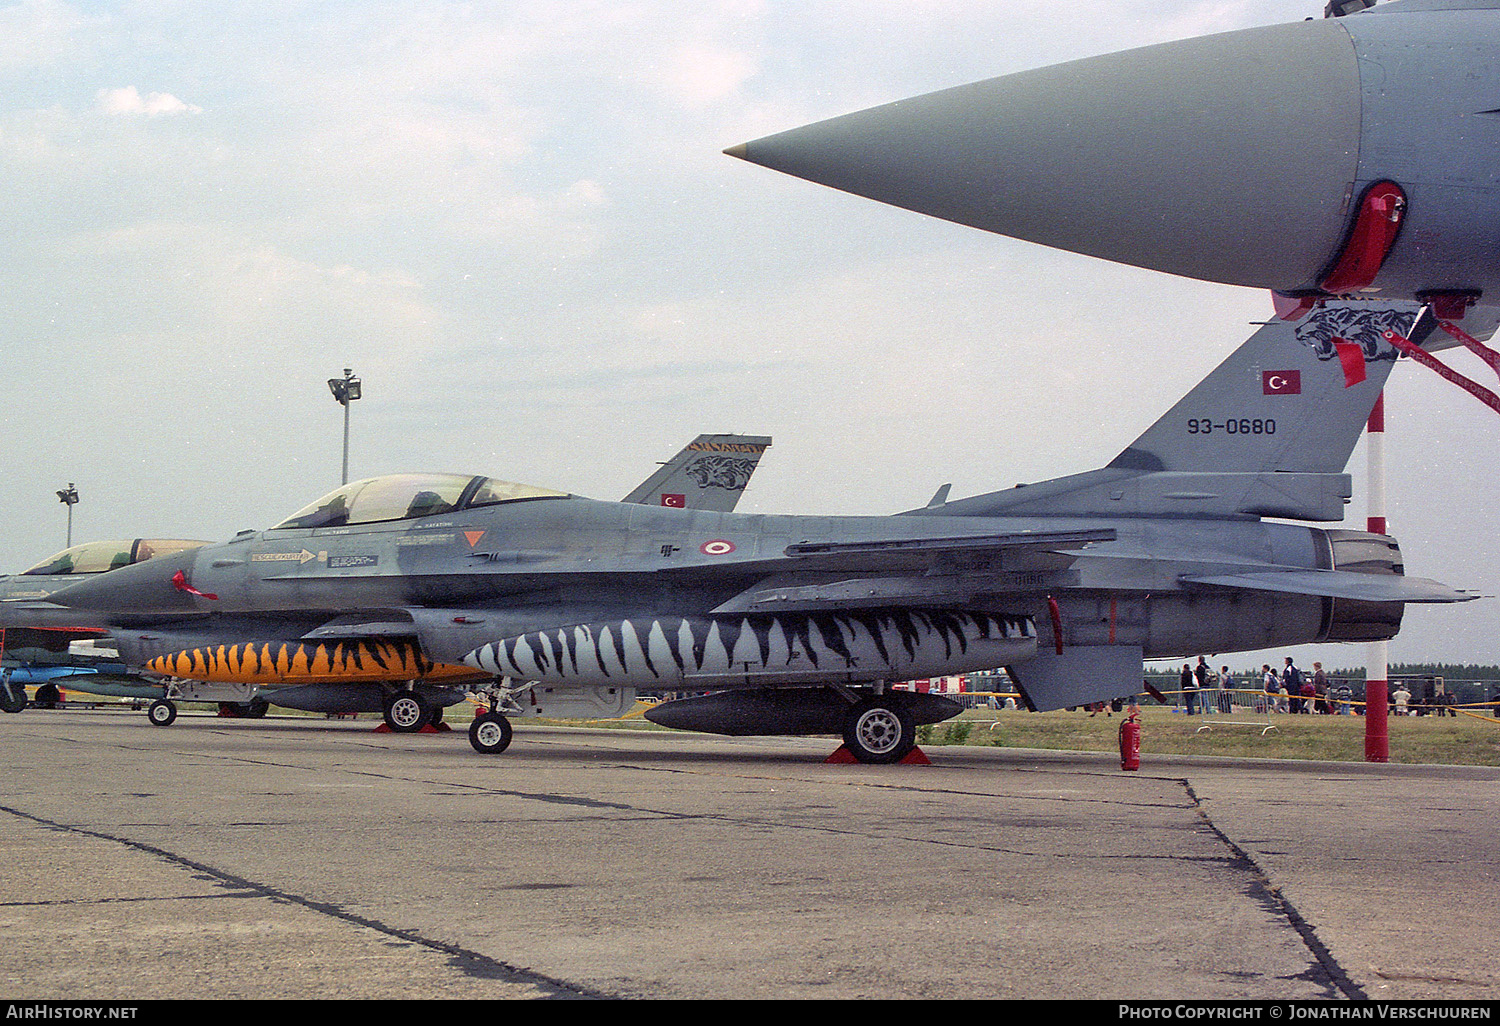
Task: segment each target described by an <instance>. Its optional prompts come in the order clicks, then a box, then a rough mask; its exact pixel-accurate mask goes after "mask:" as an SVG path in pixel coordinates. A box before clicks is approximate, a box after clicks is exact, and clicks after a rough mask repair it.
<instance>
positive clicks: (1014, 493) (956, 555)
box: [52, 303, 1472, 762]
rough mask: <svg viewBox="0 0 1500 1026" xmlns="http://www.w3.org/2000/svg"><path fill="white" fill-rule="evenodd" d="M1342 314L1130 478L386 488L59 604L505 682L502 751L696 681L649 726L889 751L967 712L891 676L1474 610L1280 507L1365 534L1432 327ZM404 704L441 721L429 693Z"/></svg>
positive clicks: (371, 668)
mask: <svg viewBox="0 0 1500 1026" xmlns="http://www.w3.org/2000/svg"><path fill="white" fill-rule="evenodd" d="M1324 314H1325V315H1326V316H1327V317H1329V318H1337V323H1336V324H1333V323H1330V324H1329V325H1326V327H1328V328H1329V329H1330V332H1331V333H1328V332H1316V333H1311V334H1309V333H1307V332H1306V331H1305V330H1304V329H1305V326H1304V325H1295V324H1291V323H1289V322H1281V321H1276V322H1272V323H1270V324H1267V325H1264V326H1262V327H1261V328H1260V329H1259V330H1258V331H1256V332H1255V334H1254V335H1253V336H1252V337H1251V339H1250V340H1249V341H1248V342H1246V343H1245V344H1244V345H1242V346H1241V347H1240V348H1239V349H1238V350H1236V351H1235V352H1234V353H1233V354H1232V355H1231V356H1230V357H1229V358H1228V359H1227V360H1226V361H1225V362H1224V363H1223V364H1221V365H1220V366H1219V367H1218V368H1217V369H1216V370H1215V371H1213V372H1212V373H1211V374H1210V375H1209V376H1208V377H1207V378H1206V379H1205V380H1204V381H1203V382H1202V383H1201V384H1200V385H1199V386H1198V387H1196V388H1195V389H1193V391H1192V392H1191V393H1189V395H1188V396H1187V397H1185V398H1184V399H1183V400H1181V401H1180V402H1179V403H1177V404H1176V405H1175V406H1174V407H1173V408H1172V409H1171V410H1169V411H1168V412H1167V413H1166V414H1165V415H1164V416H1163V417H1162V418H1161V419H1160V420H1159V421H1158V422H1157V423H1156V424H1155V425H1153V426H1152V427H1151V428H1149V429H1148V430H1147V431H1146V432H1145V433H1144V434H1143V435H1142V436H1141V437H1140V438H1138V439H1137V440H1136V441H1135V442H1133V443H1132V444H1130V445H1129V446H1127V447H1126V448H1125V449H1124V450H1123V451H1122V452H1121V453H1120V454H1119V455H1118V456H1116V457H1115V458H1114V459H1113V460H1111V461H1110V462H1109V463H1108V464H1107V465H1105V466H1103V467H1101V468H1099V469H1097V470H1093V471H1089V472H1087V473H1082V474H1075V475H1072V476H1068V477H1062V478H1057V479H1054V480H1050V481H1045V482H1042V483H1039V484H1031V485H1024V486H1020V485H1018V486H1016V487H1013V488H1008V489H1005V490H1003V491H997V492H991V493H988V494H984V495H978V496H974V497H971V498H966V499H960V500H956V501H951V502H950V501H946V489H940V490H939V494H938V495H936V496H934V498H933V500H932V501H931V502H930V503H929V504H928V505H926V506H924V507H921V508H917V509H913V510H910V511H908V512H906V513H901V514H895V515H886V516H842V517H825V516H791V515H786V516H783V515H760V514H737V513H719V512H713V511H702V510H686V509H675V508H672V507H670V506H667V507H663V506H657V505H629V504H622V503H613V502H601V501H596V500H591V499H587V498H583V497H581V496H577V495H570V494H567V493H564V492H560V491H555V490H552V489H548V488H543V487H536V486H530V485H524V484H516V483H510V482H506V481H500V480H496V479H493V478H488V477H478V476H473V475H469V474H457V475H407V476H400V477H388V478H378V479H374V480H371V481H362V482H358V483H356V484H352V485H349V486H347V487H344V488H341V489H339V490H337V491H335V492H333V493H331V494H329V495H327V496H324V497H323V498H321V499H319V500H317V501H316V502H313V503H311V504H310V505H308V506H307V507H305V508H304V509H302V510H299V511H298V512H296V513H294V514H293V515H292V516H290V517H288V518H287V519H286V520H284V521H283V522H282V523H280V524H278V525H277V526H275V527H274V528H271V529H270V530H266V531H260V532H246V533H244V534H242V535H240V536H237V537H236V538H234V539H233V540H231V541H229V542H226V543H224V544H221V545H212V546H206V547H204V548H202V549H198V550H196V551H195V552H191V553H183V554H181V555H180V556H177V557H170V558H169V559H167V560H159V561H154V562H152V563H148V564H144V565H141V566H136V567H128V568H126V569H124V570H120V571H117V572H115V573H111V574H105V575H101V576H99V577H98V578H97V579H95V580H92V581H88V582H82V583H79V584H76V585H73V586H71V587H69V588H66V589H64V590H62V591H60V592H57V593H55V594H54V595H53V596H52V600H53V601H54V602H57V603H59V604H60V605H63V606H65V607H67V608H69V609H71V610H73V611H74V612H75V614H77V615H79V616H90V617H94V618H96V619H97V620H98V621H99V622H102V623H105V624H108V625H109V626H110V627H111V629H112V630H113V633H114V636H115V638H116V639H117V641H118V642H119V644H120V648H121V652H122V654H123V655H125V656H126V658H127V661H128V662H129V663H131V664H132V665H133V666H135V667H138V668H140V669H142V670H144V671H148V672H151V673H155V674H159V675H161V676H163V677H169V678H192V679H195V680H210V679H225V680H234V679H240V680H243V679H255V678H257V677H258V676H263V675H275V674H287V673H290V672H292V671H293V670H298V671H299V672H301V673H302V674H304V675H312V674H318V673H324V674H327V675H328V679H329V680H335V681H336V680H337V679H339V677H338V675H339V674H340V673H343V674H344V675H345V677H346V678H347V677H348V676H349V672H350V668H358V669H359V670H360V672H363V673H365V674H366V675H367V676H366V679H368V675H369V674H372V673H375V672H380V671H383V670H385V669H386V668H389V670H390V673H389V676H388V678H387V679H388V680H390V681H398V680H402V679H403V678H410V679H412V680H414V681H425V682H426V683H427V684H430V683H432V678H431V675H430V671H431V670H432V668H433V667H436V666H446V667H460V668H462V669H466V670H468V671H469V672H470V673H476V674H479V675H482V676H483V677H484V678H486V682H485V683H483V684H481V685H479V686H478V687H477V690H478V692H479V693H480V694H482V695H483V696H484V698H485V700H486V702H487V704H488V708H489V711H488V712H486V713H485V714H483V715H481V716H477V717H476V718H475V720H474V722H473V724H472V725H471V726H470V729H469V739H470V742H471V744H472V745H473V746H474V748H475V749H476V750H479V751H482V752H498V751H503V750H504V749H505V748H506V747H507V746H508V745H509V744H510V740H511V736H512V734H511V724H510V717H511V716H516V715H529V714H546V715H557V714H558V713H557V710H566V709H591V710H595V711H596V712H597V713H602V712H604V711H605V710H623V709H626V708H629V707H630V705H631V704H632V703H633V701H634V697H635V695H636V693H637V692H638V691H642V690H645V691H653V692H657V691H664V692H680V691H693V692H712V693H713V694H710V695H707V696H702V697H699V698H693V699H687V700H685V701H669V702H666V703H664V704H662V705H660V706H658V707H656V709H655V711H654V712H653V718H654V719H655V720H656V721H657V722H660V723H666V724H668V725H673V726H681V727H688V728H692V729H700V730H716V731H721V732H724V733H731V734H745V733H781V734H798V733H807V734H824V733H836V734H842V735H843V739H844V742H845V744H846V745H847V746H848V748H849V750H850V752H851V753H852V754H853V755H854V757H855V758H857V759H859V760H861V761H866V762H889V761H895V760H898V759H900V758H902V757H904V756H905V755H906V754H907V753H908V752H909V751H910V750H911V748H912V746H913V744H914V735H915V730H916V727H917V726H918V725H919V724H921V723H927V722H936V721H939V720H942V719H945V718H947V717H948V716H951V715H954V714H955V713H956V712H957V711H958V707H957V706H956V705H955V704H953V703H951V702H948V701H946V700H944V699H941V698H936V697H935V696H928V695H920V694H916V693H912V692H904V691H902V690H900V689H898V688H894V687H893V686H892V685H894V684H896V683H897V682H901V681H907V680H911V679H916V678H922V677H936V676H943V675H948V674H956V673H965V672H971V671H976V670H980V669H989V668H995V667H1007V668H1009V669H1010V671H1011V673H1012V677H1013V679H1014V681H1015V683H1016V686H1017V687H1018V689H1019V691H1020V693H1021V694H1022V695H1023V696H1024V699H1025V702H1026V704H1027V705H1028V706H1029V707H1030V708H1033V709H1053V708H1059V707H1064V706H1071V705H1079V704H1085V703H1089V702H1094V701H1101V700H1105V699H1112V698H1115V697H1119V696H1123V695H1127V694H1131V693H1133V692H1135V691H1137V690H1138V689H1139V687H1140V680H1141V663H1142V660H1143V659H1144V658H1162V657H1168V656H1181V655H1183V654H1186V653H1195V652H1217V653H1228V652H1234V651H1244V650H1252V649H1260V648H1266V647H1270V646H1276V645H1295V644H1303V643H1307V642H1314V641H1356V640H1357V641H1367V640H1372V639H1379V638H1389V637H1391V636H1393V635H1394V634H1395V633H1396V631H1397V629H1398V627H1399V625H1400V620H1401V616H1402V611H1403V608H1404V604H1405V603H1407V602H1459V601H1464V600H1466V599H1468V598H1471V597H1472V596H1470V595H1469V594H1467V593H1465V592H1461V591H1457V590H1455V589H1453V588H1450V587H1447V586H1445V585H1441V584H1438V583H1436V582H1433V581H1427V580H1422V579H1419V578H1412V577H1407V576H1405V575H1404V572H1403V565H1402V557H1401V554H1400V550H1399V548H1398V546H1397V544H1396V542H1395V541H1394V539H1392V538H1389V537H1387V536H1384V535H1376V534H1369V533H1365V532H1360V531H1349V530H1339V529H1329V528H1321V527H1315V526H1310V525H1303V524H1295V523H1283V522H1273V521H1271V520H1269V519H1268V518H1280V519H1289V520H1301V521H1308V522H1314V523H1316V522H1323V523H1329V522H1337V521H1338V520H1340V519H1341V518H1342V515H1343V507H1344V504H1345V502H1346V501H1347V498H1348V496H1349V494H1350V479H1349V477H1348V476H1347V475H1346V474H1345V473H1344V464H1345V462H1346V461H1347V459H1348V457H1349V455H1350V452H1351V451H1352V449H1353V446H1354V444H1355V442H1356V440H1357V439H1358V437H1359V434H1360V431H1361V429H1362V427H1363V425H1364V423H1365V420H1366V417H1367V416H1368V414H1369V413H1370V410H1371V408H1372V406H1373V404H1374V402H1375V399H1376V397H1377V395H1378V394H1379V392H1380V389H1381V387H1382V386H1383V384H1384V382H1385V379H1386V377H1387V375H1388V374H1389V373H1390V370H1391V367H1392V366H1393V364H1394V358H1395V355H1396V351H1395V349H1394V348H1392V346H1391V345H1390V344H1389V340H1388V339H1387V337H1386V335H1385V332H1386V331H1390V332H1392V334H1393V335H1394V334H1401V335H1404V336H1405V337H1408V338H1410V337H1412V336H1413V335H1417V336H1419V337H1420V332H1419V331H1414V327H1415V326H1414V324H1413V321H1414V319H1415V317H1416V316H1417V307H1416V306H1415V305H1414V304H1370V303H1343V304H1332V305H1330V306H1329V307H1327V308H1326V309H1325V311H1324ZM437 683H439V684H441V683H442V682H441V681H440V680H439V681H438V682H437ZM471 686H472V685H471ZM402 687H403V688H404V690H402V691H400V692H399V694H400V695H401V696H403V698H404V699H405V700H406V701H408V702H409V703H410V705H411V708H412V709H414V710H416V711H417V713H418V714H419V715H420V716H425V715H427V714H428V712H427V709H428V706H429V705H430V702H429V699H428V697H427V694H428V692H427V689H426V686H425V685H424V686H417V685H414V684H410V683H409V684H405V685H402ZM564 715H567V713H564Z"/></svg>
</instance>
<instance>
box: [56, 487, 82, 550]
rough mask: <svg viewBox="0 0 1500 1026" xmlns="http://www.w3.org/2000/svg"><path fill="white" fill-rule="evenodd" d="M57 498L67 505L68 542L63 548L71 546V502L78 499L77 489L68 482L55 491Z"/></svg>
mask: <svg viewBox="0 0 1500 1026" xmlns="http://www.w3.org/2000/svg"><path fill="white" fill-rule="evenodd" d="M57 500H58V501H59V502H61V503H62V504H63V505H65V506H67V507H68V544H67V545H66V546H64V548H69V549H71V548H72V547H73V504H74V503H76V502H77V501H78V489H77V488H74V487H73V482H72V481H69V482H68V487H67V488H65V489H63V490H62V491H59V492H58V493H57Z"/></svg>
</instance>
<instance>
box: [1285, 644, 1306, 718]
mask: <svg viewBox="0 0 1500 1026" xmlns="http://www.w3.org/2000/svg"><path fill="white" fill-rule="evenodd" d="M1281 687H1282V690H1284V691H1285V692H1286V697H1287V701H1288V702H1289V703H1290V705H1291V711H1292V712H1293V713H1300V712H1301V711H1302V671H1301V670H1299V669H1297V664H1296V663H1294V662H1292V657H1291V656H1287V657H1286V667H1285V668H1284V669H1283V670H1282V671H1281Z"/></svg>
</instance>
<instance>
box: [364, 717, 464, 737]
mask: <svg viewBox="0 0 1500 1026" xmlns="http://www.w3.org/2000/svg"><path fill="white" fill-rule="evenodd" d="M452 729H453V728H452V727H450V726H448V724H447V723H439V724H437V725H433V724H431V723H429V724H427V726H425V727H423V728H422V729H421V730H413V731H410V733H413V734H445V733H447V732H448V731H450V730H452ZM371 733H372V734H394V733H395V731H393V730H391V727H390V724H388V723H386V722H385V721H384V720H381V721H380V723H378V724H377V725H376V726H375V729H374V730H372V731H371Z"/></svg>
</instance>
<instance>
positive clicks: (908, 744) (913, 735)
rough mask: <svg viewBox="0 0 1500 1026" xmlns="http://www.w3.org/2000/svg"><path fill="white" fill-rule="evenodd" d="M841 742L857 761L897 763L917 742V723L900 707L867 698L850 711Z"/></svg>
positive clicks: (878, 699) (881, 700)
mask: <svg viewBox="0 0 1500 1026" xmlns="http://www.w3.org/2000/svg"><path fill="white" fill-rule="evenodd" d="M844 744H845V745H846V746H847V747H848V749H849V751H850V752H851V753H852V754H853V755H854V757H855V758H856V759H858V760H859V761H860V762H867V763H875V764H883V763H892V762H899V761H900V760H901V759H903V758H905V756H906V755H907V753H908V752H910V751H911V750H912V749H913V748H915V747H916V745H917V726H916V723H915V722H914V721H913V720H912V717H911V715H910V714H909V713H907V712H905V711H904V710H903V709H902V708H901V707H900V706H898V705H896V704H894V703H891V702H887V701H885V700H883V699H880V698H867V699H865V700H864V701H863V702H859V703H857V704H856V705H855V706H854V707H853V708H852V709H850V710H849V716H848V719H846V720H845V721H844Z"/></svg>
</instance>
